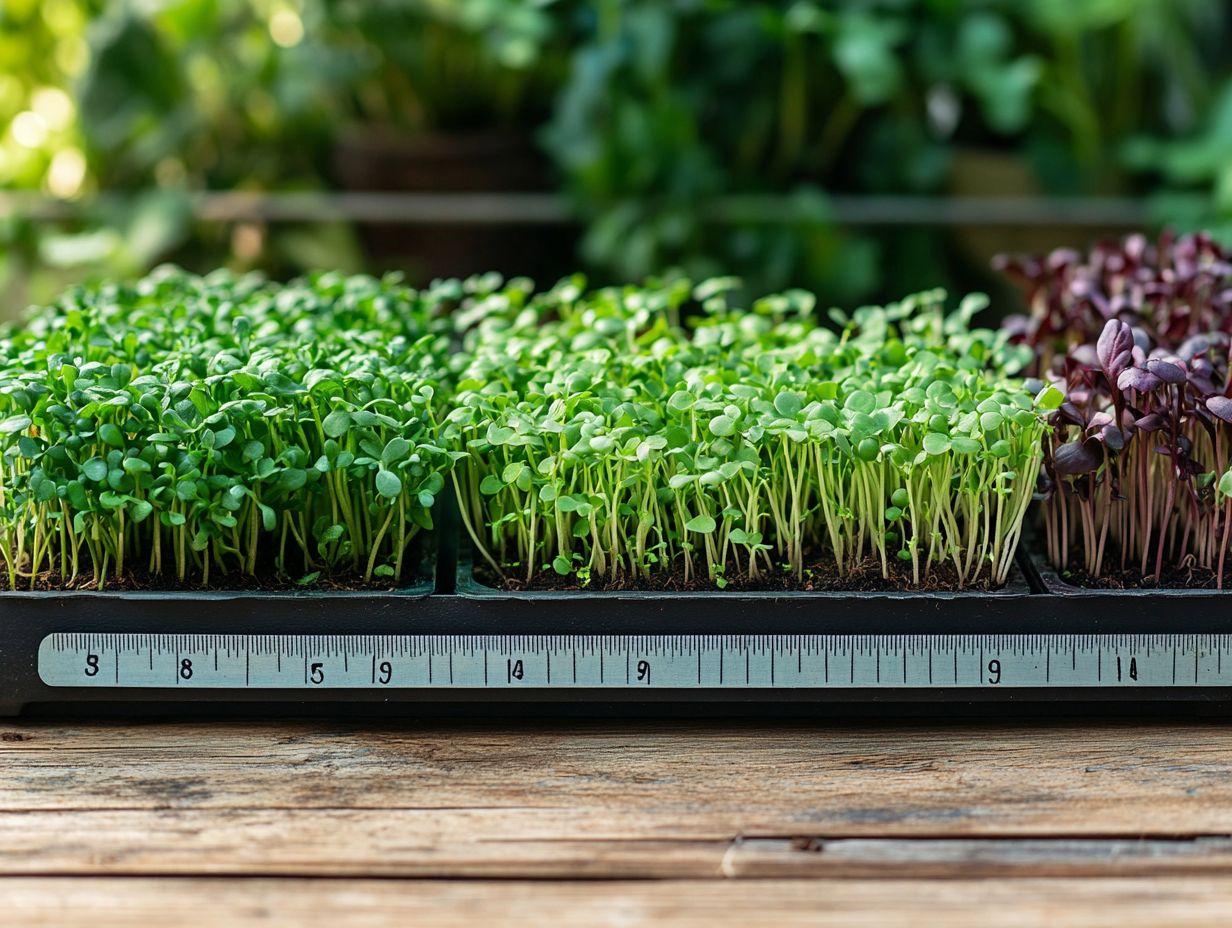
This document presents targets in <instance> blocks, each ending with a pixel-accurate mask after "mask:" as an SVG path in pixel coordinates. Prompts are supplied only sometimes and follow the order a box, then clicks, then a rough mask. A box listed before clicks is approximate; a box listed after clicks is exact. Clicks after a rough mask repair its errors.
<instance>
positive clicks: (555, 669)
mask: <svg viewBox="0 0 1232 928" xmlns="http://www.w3.org/2000/svg"><path fill="white" fill-rule="evenodd" d="M38 673H39V677H40V679H41V680H42V681H43V683H45V684H47V685H48V686H54V687H100V688H132V687H136V688H152V687H157V688H178V689H181V690H187V689H202V690H239V689H291V690H308V689H330V688H336V689H406V688H434V689H435V688H459V689H484V688H487V689H516V688H522V687H530V688H550V689H557V688H560V689H569V688H591V689H593V688H600V689H606V688H610V689H618V688H634V687H643V688H658V689H673V690H689V689H715V688H721V689H727V688H734V689H740V688H748V689H761V690H765V689H786V690H791V689H805V688H809V689H817V688H831V687H833V688H856V689H887V690H890V689H945V688H950V687H979V688H986V687H1004V688H1022V687H1028V688H1049V687H1057V688H1062V687H1135V686H1136V687H1190V686H1204V687H1209V686H1216V687H1219V686H1227V687H1232V634H1141V635H1136V634H1135V635H1130V634H1125V635H1079V634H1038V635H1035V634H1027V635H1023V634H1017V635H1016V634H987V635H984V634H977V635H961V634H951V635H946V634H940V635H895V634H885V635H802V634H782V635H770V634H767V635H757V634H740V635H585V634H583V635H576V634H562V635H464V634H459V635H263V634H251V635H188V634H184V635H181V634H125V633H118V634H107V633H93V632H89V633H87V632H83V633H73V632H64V633H56V634H52V635H49V636H47V637H46V638H44V639H43V641H42V643H41V644H40V646H39V650H38Z"/></svg>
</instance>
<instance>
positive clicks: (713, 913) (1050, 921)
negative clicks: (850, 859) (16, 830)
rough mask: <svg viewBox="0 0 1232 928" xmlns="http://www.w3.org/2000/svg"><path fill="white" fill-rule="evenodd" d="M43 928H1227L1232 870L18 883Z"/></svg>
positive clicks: (11, 890)
mask: <svg viewBox="0 0 1232 928" xmlns="http://www.w3.org/2000/svg"><path fill="white" fill-rule="evenodd" d="M0 891H2V892H4V893H5V897H4V902H5V904H6V908H7V912H6V915H7V916H8V918H9V919H11V921H6V922H5V924H6V925H11V924H17V925H21V926H23V928H25V926H32V928H33V926H37V928H150V926H152V925H175V926H182V925H191V926H194V928H236V926H247V925H261V926H268V928H284V926H285V928H303V926H305V925H312V926H316V925H322V926H325V925H328V926H343V925H345V926H348V928H352V926H353V928H385V926H397V928H424V926H432V928H491V926H502V928H503V926H526V925H534V926H550V928H574V926H577V928H631V926H661V925H671V926H674V928H715V926H721V925H740V926H762V925H767V926H774V928H797V926H799V928H920V926H926V925H937V926H945V928H1038V926H1046V928H1198V926H1202V928H1205V926H1211V928H1216V926H1219V928H1223V926H1226V925H1227V924H1228V917H1229V913H1230V912H1232V879H1227V878H1218V879H1195V878H1175V877H1159V878H1155V879H1092V878H1077V879H1072V880H1041V879H1026V880H1005V881H992V880H961V879H955V880H931V881H930V880H761V881H757V882H755V883H751V884H750V883H744V882H728V883H723V882H716V881H713V880H710V881H707V880H661V881H638V882H623V881H599V882H595V881H591V882H586V881H571V882H570V881H557V882H550V883H545V882H540V881H533V882H525V881H518V882H503V881H495V882H494V881H476V880H469V881H456V880H454V881H441V880H412V881H393V880H349V879H348V880H315V881H314V880H304V879H254V880H216V879H189V878H173V879H152V878H137V879H130V880H119V879H105V878H97V877H94V878H88V879H63V878H54V879H46V880H39V879H33V878H17V879H12V880H8V881H6V885H3V886H2V887H0Z"/></svg>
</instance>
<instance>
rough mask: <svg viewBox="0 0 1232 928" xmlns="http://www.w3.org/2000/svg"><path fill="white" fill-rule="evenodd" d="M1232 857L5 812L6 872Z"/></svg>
mask: <svg viewBox="0 0 1232 928" xmlns="http://www.w3.org/2000/svg"><path fill="white" fill-rule="evenodd" d="M1203 873H1232V839H1229V838H1215V837H1199V838H1189V839H1160V838H1154V839H1149V838H1129V837H1122V838H1090V837H1087V838H1048V837H1037V838H838V839H832V838H825V837H820V836H799V837H795V838H765V837H762V838H756V837H746V836H739V835H729V836H727V837H726V838H724V839H721V840H717V839H687V838H679V839H665V838H653V839H637V838H604V837H590V836H587V835H586V834H585V833H584V832H582V831H580V830H578V829H577V828H576V826H575V825H574V823H573V820H572V817H571V816H569V815H568V814H560V813H556V812H553V811H552V810H547V811H544V812H539V811H526V810H522V811H513V812H503V811H500V810H491V809H486V810H472V811H466V810H439V811H432V810H424V811H415V810H404V809H392V810H388V811H377V810H369V809H359V810H345V809H337V810H329V809H327V810H316V809H313V810H282V809H267V810H247V809H243V810H218V809H211V810H185V809H162V810H102V811H90V810H76V811H71V812H27V813H13V812H9V813H0V875H36V874H45V875H64V874H93V875H104V874H138V875H150V876H153V875H185V874H213V875H233V876H239V875H266V876H331V877H333V876H401V877H435V878H461V877H477V878H494V877H499V878H506V879H508V878H528V877H535V878H585V879H590V878H596V877H602V878H606V879H611V878H622V879H665V878H669V877H670V878H685V877H688V878H696V879H708V878H709V879H713V878H740V879H753V878H761V879H764V878H783V877H787V878H798V879H812V878H819V877H820V878H835V877H864V876H868V877H872V876H877V877H902V876H912V877H923V876H930V877H944V878H959V877H974V876H986V877H996V876H1013V877H1022V876H1058V877H1067V878H1074V877H1081V876H1112V875H1115V876H1145V875H1160V874H1203Z"/></svg>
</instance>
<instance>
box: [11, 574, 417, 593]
mask: <svg viewBox="0 0 1232 928" xmlns="http://www.w3.org/2000/svg"><path fill="white" fill-rule="evenodd" d="M413 582H414V580H413V579H412V580H409V581H404V582H403V583H402V584H401V585H395V584H393V583H390V581H389V580H388V579H387V578H384V577H375V578H373V579H372V580H371V581H368V582H364V578H363V576H362V575H359V574H334V575H332V576H325V575H324V574H322V575H321V576H320V577H318V578H317V579H316V580H313V581H312V582H311V583H300V582H299V581H298V579H292V578H286V577H276V576H264V575H258V576H255V577H254V576H248V575H241V574H224V575H221V576H218V575H211V576H210V583H209V586H203V585H202V584H201V582H200V581H199V580H196V581H194V580H189V581H187V582H185V583H180V582H179V581H177V580H176V579H175V577H174V576H170V577H168V576H153V575H150V574H145V573H136V572H134V573H125V574H124V575H123V576H121V577H108V578H107V582H106V583H105V584H104V585H103V587H102V592H105V593H134V592H157V593H237V592H238V593H248V592H251V593H338V592H355V591H359V592H365V593H388V592H392V591H393V590H396V589H399V588H400V587H405V586H408V585H410V583H413ZM6 583H7V580H6ZM30 589H33V590H35V591H38V592H43V593H72V592H98V587H96V586H95V583H94V577H93V576H92V575H90V574H83V575H81V576H80V577H78V578H77V580H76V582H74V583H71V584H69V583H66V582H65V581H64V580H63V578H61V577H60V575H59V574H54V573H48V574H44V575H42V576H40V577H38V578H37V579H36V580H35V583H34V586H33V587H31V586H30V581H29V580H28V579H27V580H24V581H22V580H19V581H18V586H17V592H21V591H24V590H30Z"/></svg>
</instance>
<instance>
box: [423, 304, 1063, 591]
mask: <svg viewBox="0 0 1232 928" xmlns="http://www.w3.org/2000/svg"><path fill="white" fill-rule="evenodd" d="M726 290H727V287H726V286H725V282H722V281H720V282H707V283H703V284H702V285H699V287H698V288H697V289H696V290H695V291H694V292H693V297H694V300H695V301H696V304H697V305H700V306H701V307H702V310H703V315H702V318H701V319H700V321H697V322H696V323H695V324H693V325H692V326H691V327H688V328H685V327H682V326H681V325H680V324H678V323H677V321H676V320H677V319H679V318H680V316H681V315H682V313H681V309H682V307H685V304H686V299H685V297H687V295H688V294H687V290H684V291H682V289H681V287H680V284H679V282H674V283H672V284H670V285H668V284H660V285H656V286H655V287H651V288H647V289H645V290H636V289H631V288H625V289H623V290H620V291H613V290H609V291H600V292H598V293H597V294H592V295H589V296H587V295H583V294H582V293H581V292H580V290H579V289H578V288H577V287H572V288H571V289H570V290H569V292H568V294H566V295H562V293H561V292H559V291H557V292H555V293H554V294H552V295H549V296H548V297H546V298H545V299H542V300H540V299H531V300H530V301H529V302H525V301H524V300H522V299H521V297H520V296H516V295H515V296H513V297H511V296H509V295H505V296H501V297H498V298H491V299H490V300H489V303H490V305H497V304H500V305H505V306H509V307H514V309H513V311H510V312H499V311H498V312H493V313H492V314H490V315H488V316H487V317H486V318H485V320H484V322H483V324H481V325H480V326H479V327H478V329H477V330H476V331H475V332H473V333H472V335H471V337H470V353H469V358H468V363H467V365H466V367H465V370H464V371H463V372H462V373H461V376H460V380H459V395H458V397H457V402H456V404H455V408H454V409H453V411H451V412H450V414H449V415H448V417H447V423H448V426H447V428H448V434H449V435H450V438H449V441H450V442H451V443H456V444H458V445H460V446H462V447H464V448H465V449H466V450H467V452H468V457H467V459H466V461H465V464H464V466H462V467H460V468H459V469H458V470H457V471H456V472H455V475H454V476H455V480H456V481H457V490H458V495H459V499H460V501H461V504H462V510H463V521H464V523H465V525H466V526H467V529H468V530H469V532H470V533H471V536H472V538H473V540H474V542H475V546H476V549H477V551H478V552H479V554H480V556H481V557H483V558H484V559H485V560H486V561H487V563H488V564H489V566H490V567H491V568H492V569H493V570H495V571H496V572H498V573H500V574H502V575H503V574H504V570H503V567H502V565H505V564H508V563H510V562H512V561H517V562H519V563H521V564H524V565H526V572H525V575H524V577H523V578H522V580H523V581H525V582H527V583H532V582H533V581H534V579H535V565H539V564H545V563H547V564H552V565H553V567H554V569H555V570H556V571H557V572H558V573H568V572H570V571H571V570H576V567H575V565H576V564H578V563H581V564H583V565H585V567H584V569H586V570H588V571H589V574H590V576H591V577H596V578H597V577H603V578H611V579H616V578H621V577H626V576H630V577H634V578H639V579H650V578H651V575H652V573H656V572H658V573H670V572H674V571H679V572H680V573H681V575H682V576H683V579H684V580H685V582H691V581H693V580H694V578H697V577H699V576H700V577H701V578H702V579H703V580H708V581H710V582H713V583H714V584H715V585H716V586H719V587H720V588H722V587H723V586H724V585H726V584H729V583H730V582H731V581H732V579H733V578H734V577H744V578H748V579H749V580H757V579H759V578H761V577H763V576H764V575H766V574H767V573H773V572H774V571H775V565H777V564H779V563H785V564H786V565H788V567H789V569H790V572H791V573H792V574H794V575H795V577H796V578H797V579H799V578H802V577H803V575H804V571H805V568H806V562H807V561H808V560H809V559H810V558H818V557H830V558H832V559H833V562H834V565H835V568H836V570H837V571H838V573H839V574H840V575H842V576H847V575H849V574H851V573H853V572H855V571H857V570H863V569H867V567H868V564H869V563H870V562H871V563H873V564H874V565H875V569H876V570H877V571H879V572H880V573H881V575H882V576H885V577H888V576H889V575H890V574H891V572H892V571H895V572H897V570H898V569H899V568H896V567H895V562H896V561H897V562H899V563H901V564H902V565H903V568H902V569H905V570H906V571H907V573H908V575H909V576H910V579H911V582H912V583H913V584H916V585H922V584H925V583H929V582H932V579H933V576H934V574H937V573H938V572H940V571H941V569H942V567H943V565H944V567H945V572H946V573H947V574H948V576H949V577H952V578H953V580H952V582H953V583H954V584H955V585H957V586H968V585H971V584H973V583H977V582H981V581H985V582H988V583H990V584H994V585H999V584H1001V583H1003V582H1004V581H1005V579H1006V577H1007V575H1008V573H1009V570H1010V568H1011V565H1012V559H1013V554H1014V550H1015V547H1016V545H1017V542H1018V538H1019V534H1020V531H1021V525H1022V520H1023V516H1024V514H1025V511H1026V507H1027V505H1028V504H1029V502H1030V499H1031V494H1032V490H1033V487H1034V482H1035V477H1036V472H1037V470H1038V467H1039V462H1040V455H1041V450H1040V446H1041V439H1042V437H1043V435H1044V431H1045V425H1044V423H1043V413H1044V411H1046V410H1047V409H1050V408H1055V407H1056V406H1057V405H1059V403H1060V400H1061V395H1060V393H1059V392H1058V391H1056V390H1054V389H1051V388H1049V389H1046V390H1044V391H1043V392H1042V393H1041V395H1040V396H1039V397H1036V396H1035V395H1033V394H1028V393H1027V392H1026V391H1025V389H1024V386H1023V384H1022V382H1021V381H1016V380H1014V379H1012V378H1011V377H1010V376H1009V374H1010V372H1011V371H1012V370H1013V369H1014V367H1015V366H1016V365H1020V364H1021V363H1022V362H1023V361H1024V360H1029V358H1030V352H1029V351H1026V352H1024V351H1022V350H1016V349H1014V348H1013V347H1012V346H1010V345H1009V344H1008V343H1007V340H1006V339H1005V338H1004V337H1003V336H999V335H996V334H995V333H991V332H987V331H981V330H971V329H970V328H969V325H968V323H969V320H970V317H971V315H972V314H973V313H974V312H975V311H976V310H977V309H978V308H979V307H980V306H981V305H982V304H981V303H980V302H979V301H978V300H968V301H965V302H964V304H963V307H962V308H961V309H960V310H959V311H958V312H956V313H954V314H952V315H951V316H949V317H946V316H945V315H944V314H943V312H942V310H941V302H942V299H943V294H939V293H928V294H921V295H918V296H916V297H912V298H909V299H908V300H905V301H903V302H902V303H900V304H895V305H893V306H890V307H886V308H877V307H868V308H865V309H862V310H859V311H858V312H856V313H855V314H854V315H853V316H852V317H850V318H847V317H840V318H839V319H838V321H839V322H840V323H841V324H842V326H843V327H842V329H841V331H840V332H838V333H837V334H836V333H835V332H833V331H831V330H830V329H827V328H825V327H823V326H821V325H820V324H819V323H818V322H817V320H816V319H815V318H814V317H813V315H812V309H813V299H812V297H811V296H810V295H807V294H800V293H793V294H786V295H783V296H780V297H772V298H768V299H766V300H762V301H759V302H758V303H757V304H756V305H755V306H754V309H753V312H751V313H745V312H740V311H738V310H734V309H729V308H728V306H727V304H726V300H725V297H724V296H723V294H724V293H725V292H726ZM682 293H683V296H682ZM685 308H686V309H687V307H685ZM549 309H550V312H549V311H548V310H549ZM545 319H546V321H545ZM652 552H654V553H655V557H653V558H652V557H651V553H652Z"/></svg>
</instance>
